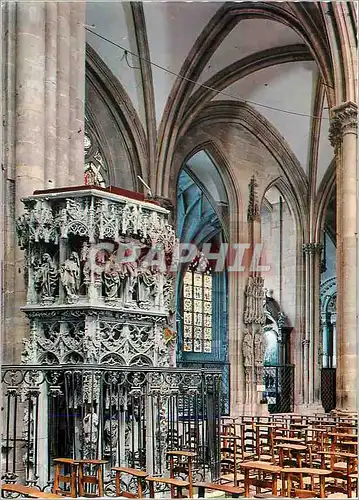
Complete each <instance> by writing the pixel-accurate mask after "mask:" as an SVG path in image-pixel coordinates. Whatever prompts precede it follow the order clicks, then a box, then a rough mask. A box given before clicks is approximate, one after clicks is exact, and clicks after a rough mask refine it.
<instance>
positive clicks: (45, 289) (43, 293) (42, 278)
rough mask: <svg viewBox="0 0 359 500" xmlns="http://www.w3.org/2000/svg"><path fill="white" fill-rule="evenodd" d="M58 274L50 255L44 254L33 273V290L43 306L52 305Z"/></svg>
mask: <svg viewBox="0 0 359 500" xmlns="http://www.w3.org/2000/svg"><path fill="white" fill-rule="evenodd" d="M58 281H59V272H58V270H57V265H56V264H55V263H54V262H53V259H52V257H51V255H50V254H48V253H44V254H43V255H42V258H41V263H40V264H39V265H38V266H37V267H36V269H35V272H34V284H35V289H36V290H37V292H38V293H39V296H40V301H41V303H43V304H52V303H53V302H54V300H55V297H54V295H55V291H56V289H57V286H58Z"/></svg>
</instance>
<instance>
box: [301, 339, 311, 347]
mask: <svg viewBox="0 0 359 500" xmlns="http://www.w3.org/2000/svg"><path fill="white" fill-rule="evenodd" d="M302 344H303V345H304V346H307V345H309V344H310V340H309V339H302Z"/></svg>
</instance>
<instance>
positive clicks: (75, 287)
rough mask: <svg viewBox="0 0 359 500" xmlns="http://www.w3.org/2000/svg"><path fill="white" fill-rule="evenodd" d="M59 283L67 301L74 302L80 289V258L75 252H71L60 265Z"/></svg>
mask: <svg viewBox="0 0 359 500" xmlns="http://www.w3.org/2000/svg"><path fill="white" fill-rule="evenodd" d="M61 283H62V286H63V287H64V290H65V293H66V296H67V300H68V302H69V303H73V302H76V300H77V299H78V293H79V289H80V259H79V256H78V255H77V253H76V252H72V253H71V255H70V257H69V258H68V259H67V260H65V262H64V263H63V264H62V266H61Z"/></svg>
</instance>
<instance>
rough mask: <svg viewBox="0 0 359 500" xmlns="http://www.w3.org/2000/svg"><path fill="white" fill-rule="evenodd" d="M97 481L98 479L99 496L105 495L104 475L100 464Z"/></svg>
mask: <svg viewBox="0 0 359 500" xmlns="http://www.w3.org/2000/svg"><path fill="white" fill-rule="evenodd" d="M97 481H98V496H99V497H103V496H104V488H103V477H102V466H101V465H99V466H98V468H97Z"/></svg>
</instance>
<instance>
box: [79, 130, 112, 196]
mask: <svg viewBox="0 0 359 500" xmlns="http://www.w3.org/2000/svg"><path fill="white" fill-rule="evenodd" d="M84 153H85V172H84V183H85V185H86V186H100V187H106V186H107V185H108V169H107V165H106V162H105V160H104V158H103V155H102V153H101V151H100V147H99V145H98V142H97V140H96V138H95V137H94V134H93V133H92V132H91V130H90V129H89V127H88V126H86V129H85V134H84Z"/></svg>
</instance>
